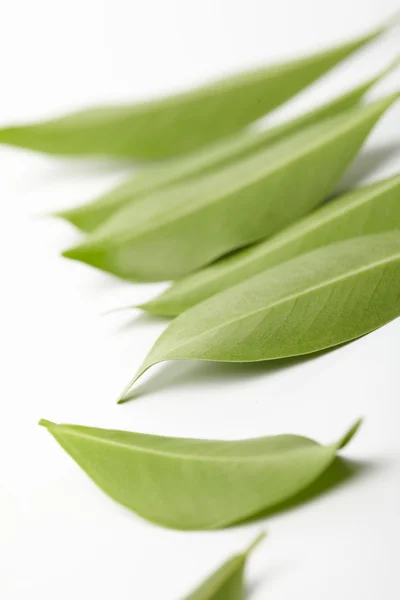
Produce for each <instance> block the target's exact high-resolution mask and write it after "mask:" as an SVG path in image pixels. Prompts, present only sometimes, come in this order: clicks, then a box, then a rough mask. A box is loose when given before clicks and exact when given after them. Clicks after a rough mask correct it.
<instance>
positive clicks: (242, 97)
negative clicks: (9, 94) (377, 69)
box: [0, 27, 387, 159]
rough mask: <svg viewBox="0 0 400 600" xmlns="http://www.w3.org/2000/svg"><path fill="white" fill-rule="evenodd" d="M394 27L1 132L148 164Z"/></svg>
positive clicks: (299, 84) (22, 141) (226, 125)
mask: <svg viewBox="0 0 400 600" xmlns="http://www.w3.org/2000/svg"><path fill="white" fill-rule="evenodd" d="M386 29H387V27H383V28H379V29H378V30H376V31H374V32H372V33H371V34H369V35H367V36H364V37H361V38H358V39H356V40H352V41H350V42H348V43H345V44H342V45H340V46H338V47H334V48H331V49H329V50H326V51H324V52H321V53H317V54H314V55H312V56H309V57H306V58H303V59H299V60H294V61H289V62H285V63H282V64H279V65H273V66H271V67H267V68H262V69H258V70H254V71H249V72H247V73H244V74H240V75H237V76H233V77H230V78H226V79H223V80H220V81H217V82H215V83H213V84H211V85H207V86H204V87H202V88H199V89H196V90H193V91H189V92H186V93H181V94H178V95H175V96H171V97H168V98H165V99H161V100H154V101H151V102H145V103H141V104H137V105H134V106H129V105H127V106H108V107H102V108H95V109H89V110H85V111H82V112H78V113H74V114H71V115H68V116H65V117H61V118H58V119H53V120H51V121H47V122H44V123H38V124H29V125H22V126H19V127H18V126H16V127H8V128H5V129H2V130H0V143H4V144H10V145H13V146H21V147H23V148H30V149H32V150H37V151H41V152H47V153H50V154H60V155H108V156H121V157H130V156H131V157H135V158H140V159H153V158H164V157H170V156H175V155H179V154H183V153H185V152H190V151H192V150H194V149H196V148H198V147H201V146H203V145H205V144H207V143H210V142H212V141H214V140H218V139H220V138H223V137H226V136H228V135H230V134H233V133H234V132H236V131H239V130H240V129H241V128H242V127H244V126H245V125H247V124H249V123H251V122H253V121H255V120H256V119H258V118H260V117H262V116H263V115H264V114H266V113H268V112H269V111H271V110H273V109H274V108H276V107H277V106H279V105H280V104H282V102H285V101H286V100H288V99H289V98H291V97H292V96H294V95H295V94H297V93H298V92H300V91H301V90H302V89H304V88H305V87H306V86H308V85H310V84H311V83H312V82H313V81H315V80H316V79H318V78H319V77H321V76H322V75H323V74H324V73H326V72H327V71H329V70H330V69H331V68H332V67H334V66H335V65H337V64H338V63H339V62H340V61H342V60H344V59H345V58H347V57H348V56H350V55H351V54H352V53H353V52H355V51H356V50H358V49H359V48H362V47H363V46H365V45H366V44H368V43H369V42H370V41H372V40H374V39H376V37H378V36H379V35H381V33H382V32H383V31H385V30H386Z"/></svg>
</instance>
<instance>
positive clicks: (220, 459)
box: [49, 426, 333, 463]
mask: <svg viewBox="0 0 400 600" xmlns="http://www.w3.org/2000/svg"><path fill="white" fill-rule="evenodd" d="M62 429H63V428H62V426H56V427H55V428H54V427H50V428H49V431H50V432H52V431H54V433H56V434H58V435H60V436H61V437H65V436H66V435H67V436H73V437H77V438H82V439H87V440H90V441H91V442H97V443H99V444H103V445H105V446H115V447H116V448H121V449H124V450H129V451H130V452H137V453H143V454H153V455H155V456H161V457H164V458H174V459H179V460H191V461H198V462H203V461H208V462H216V463H224V462H227V463H229V462H241V463H242V462H243V463H244V462H255V461H257V462H258V461H260V462H261V461H266V462H267V461H270V462H276V460H277V459H280V458H281V457H282V455H286V454H291V453H292V452H293V451H295V452H296V453H298V452H302V451H305V450H310V449H311V448H313V449H315V448H328V447H329V446H321V445H320V444H317V443H316V442H314V441H313V440H309V439H307V438H301V436H296V437H298V438H299V439H303V440H304V439H307V441H308V442H310V446H307V447H301V448H295V449H294V450H293V449H286V450H277V452H276V453H277V457H275V456H273V455H270V456H268V455H267V456H266V455H255V456H246V457H241V456H232V457H226V456H212V455H211V456H208V455H204V456H196V455H192V454H179V453H178V452H170V451H164V450H156V449H154V448H146V447H142V446H136V445H134V444H126V443H124V442H119V441H116V440H109V439H107V440H106V439H104V438H102V437H99V436H97V435H92V434H88V433H82V432H80V431H74V430H72V429H68V430H64V431H63V430H62ZM253 439H254V440H257V439H260V438H253ZM235 441H237V442H238V443H240V442H243V441H248V440H232V443H235ZM332 445H333V444H332Z"/></svg>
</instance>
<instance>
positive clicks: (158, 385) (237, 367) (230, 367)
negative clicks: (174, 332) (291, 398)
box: [120, 340, 356, 404]
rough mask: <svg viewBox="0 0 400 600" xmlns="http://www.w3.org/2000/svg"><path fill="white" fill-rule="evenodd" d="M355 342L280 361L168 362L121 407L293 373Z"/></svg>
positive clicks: (127, 396)
mask: <svg viewBox="0 0 400 600" xmlns="http://www.w3.org/2000/svg"><path fill="white" fill-rule="evenodd" d="M354 341H356V340H352V341H350V342H346V343H345V344H341V345H339V346H335V347H333V348H328V349H326V350H321V351H320V352H314V353H311V354H305V355H303V356H295V357H290V358H282V359H276V360H264V361H257V362H247V363H246V362H243V363H239V362H218V361H201V360H180V361H168V362H167V364H164V365H161V367H160V369H159V371H158V372H156V373H154V374H151V376H150V378H149V379H148V380H147V381H145V382H144V383H139V384H136V385H135V387H134V388H133V389H132V390H131V391H129V392H128V393H127V394H126V395H125V396H124V398H123V399H122V401H120V403H121V404H124V403H125V402H128V401H130V400H136V399H138V398H139V397H142V396H145V395H149V394H153V393H156V392H158V391H161V390H165V388H170V389H171V388H172V389H176V388H178V389H179V388H185V387H189V386H193V385H202V384H208V383H212V384H213V385H219V384H221V385H223V384H225V385H226V383H227V381H244V380H246V379H250V378H255V377H265V376H272V375H274V374H277V373H279V372H282V371H285V370H286V369H293V368H296V367H298V366H300V365H304V364H306V363H308V362H310V361H314V360H318V358H320V357H322V356H325V355H326V354H328V353H329V354H330V353H333V352H335V351H336V350H339V349H340V348H341V347H342V346H344V345H347V344H350V343H352V342H354Z"/></svg>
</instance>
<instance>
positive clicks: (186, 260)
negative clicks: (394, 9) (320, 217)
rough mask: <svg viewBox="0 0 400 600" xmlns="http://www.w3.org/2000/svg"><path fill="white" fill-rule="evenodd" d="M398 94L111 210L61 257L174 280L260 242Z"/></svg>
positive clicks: (311, 194)
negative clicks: (98, 225)
mask: <svg viewBox="0 0 400 600" xmlns="http://www.w3.org/2000/svg"><path fill="white" fill-rule="evenodd" d="M398 95H399V94H394V95H392V96H390V97H386V98H384V99H381V100H378V101H376V102H374V103H371V104H369V105H367V106H364V107H362V108H356V109H351V110H349V111H346V112H345V113H343V114H340V115H339V116H336V117H331V118H329V119H326V120H324V121H323V122H322V123H318V124H316V125H312V126H310V127H307V128H306V129H305V130H303V131H301V132H299V133H296V134H294V135H293V136H290V137H289V138H285V139H284V140H282V141H280V142H278V143H276V144H274V145H273V146H272V147H270V148H267V149H265V150H260V151H258V152H256V153H254V154H253V155H251V156H250V157H246V158H244V159H242V160H240V161H237V162H236V163H234V164H232V165H229V166H227V167H225V168H224V169H221V170H219V171H218V172H216V173H211V174H209V175H206V176H203V177H199V178H197V179H196V180H194V181H189V182H187V183H182V184H177V185H176V186H173V187H171V188H169V189H167V190H165V191H164V192H159V193H158V194H157V193H156V194H154V195H150V196H146V197H145V198H142V199H140V200H138V201H137V202H135V203H133V204H132V205H129V206H127V207H126V208H122V209H121V210H119V211H118V212H117V213H116V214H115V215H114V216H113V217H111V219H110V220H109V221H107V222H106V223H105V224H104V225H103V226H102V227H100V228H99V229H98V230H96V231H95V232H94V233H93V234H91V235H89V236H88V238H87V239H86V241H85V242H83V243H82V244H81V245H80V246H78V247H76V248H72V249H70V250H67V251H66V252H65V253H64V255H65V256H67V257H69V258H73V259H75V260H80V261H82V262H85V263H88V264H90V265H92V266H94V267H97V268H100V269H103V270H104V271H108V272H110V273H113V274H115V275H118V276H120V277H123V278H126V279H131V280H134V281H160V280H168V279H179V278H180V277H183V276H185V275H187V274H189V273H191V272H192V271H195V270H196V269H199V268H201V267H203V266H205V265H206V264H209V263H211V262H212V261H213V260H215V259H217V258H219V257H221V256H223V255H224V254H226V253H228V252H230V251H232V250H236V249H238V248H241V247H243V246H247V245H249V244H251V243H254V242H257V241H260V240H261V239H263V238H266V237H268V236H270V235H272V234H274V233H276V232H277V231H279V230H281V229H283V228H284V227H286V226H287V225H289V224H290V223H292V222H293V221H295V220H297V219H298V218H300V217H302V216H303V215H305V214H307V213H308V212H310V211H311V210H312V209H313V208H315V206H316V205H317V204H318V203H319V202H321V201H322V200H323V199H324V198H325V197H326V196H327V194H329V192H331V191H332V190H333V188H334V187H335V185H336V184H337V182H338V181H339V179H340V177H341V176H342V174H343V172H344V170H345V169H346V167H347V166H348V165H349V163H350V162H351V161H352V159H353V158H354V156H355V155H356V154H357V152H358V151H359V149H360V147H361V146H362V144H363V142H364V141H365V139H366V137H367V136H368V134H369V133H370V131H371V129H372V128H373V126H374V125H375V124H376V122H377V121H378V120H379V118H380V117H381V116H382V115H383V114H384V113H385V111H386V110H387V109H388V108H389V106H391V104H392V103H393V102H394V101H395V100H396V99H397V98H398Z"/></svg>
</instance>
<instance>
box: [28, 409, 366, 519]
mask: <svg viewBox="0 0 400 600" xmlns="http://www.w3.org/2000/svg"><path fill="white" fill-rule="evenodd" d="M40 424H41V425H43V426H45V427H47V429H48V431H49V432H50V433H51V435H52V436H53V437H54V438H55V439H56V440H57V442H58V443H59V444H60V445H61V446H62V447H63V448H64V450H65V451H66V452H68V454H70V455H71V457H72V458H73V459H74V460H75V461H76V462H77V463H78V465H79V466H80V467H81V468H82V469H83V470H84V471H85V472H86V473H87V475H89V477H91V478H92V479H93V481H94V482H95V483H96V484H97V485H98V486H99V487H100V488H101V489H102V490H103V491H104V492H105V493H106V494H108V495H109V496H110V497H111V498H113V499H114V500H116V501H117V502H119V503H120V504H123V505H124V506H126V507H128V508H130V509H132V510H133V511H135V512H136V513H138V514H139V515H141V516H142V517H144V518H145V519H148V520H149V521H153V522H155V523H159V524H161V525H164V526H167V527H172V528H175V529H184V530H189V529H203V530H204V529H217V528H221V527H226V526H228V525H231V524H233V523H237V522H238V521H242V520H244V519H247V518H250V517H252V516H255V515H257V514H258V513H260V512H261V511H263V510H265V509H267V508H269V507H275V506H277V505H279V504H280V503H281V502H284V501H285V500H288V499H289V498H291V497H293V496H295V495H297V494H298V493H299V492H300V491H302V490H304V489H305V488H307V487H308V486H310V485H311V484H312V483H313V482H314V481H315V480H316V479H317V478H318V477H319V476H320V475H322V473H324V471H326V469H327V468H328V467H329V466H330V465H331V464H332V462H333V461H334V459H335V456H336V452H337V451H338V450H340V449H341V448H343V447H344V446H345V445H346V444H347V443H348V442H349V441H350V439H351V438H352V437H353V435H354V434H355V432H356V431H357V429H358V426H359V422H358V423H356V425H354V426H353V427H352V428H351V429H350V430H349V432H348V433H346V435H345V436H344V437H343V438H342V439H341V440H339V441H338V442H336V443H334V444H330V445H328V446H320V445H318V444H317V443H316V442H314V441H313V440H310V439H308V438H305V437H300V436H296V435H278V436H272V437H259V438H253V439H247V440H238V441H220V440H199V439H186V438H172V437H161V436H157V435H146V434H143V433H133V432H128V431H115V430H109V429H97V428H93V427H82V426H78V425H57V424H55V423H51V422H49V421H45V420H42V421H40Z"/></svg>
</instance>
